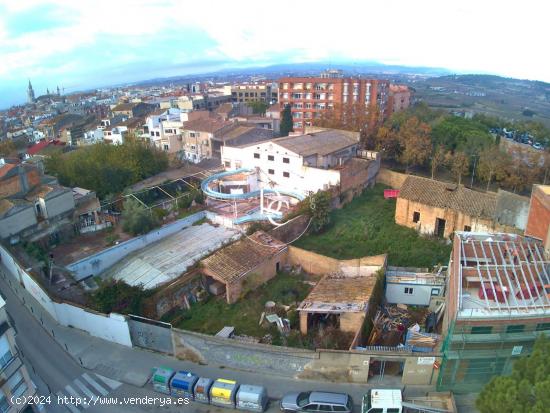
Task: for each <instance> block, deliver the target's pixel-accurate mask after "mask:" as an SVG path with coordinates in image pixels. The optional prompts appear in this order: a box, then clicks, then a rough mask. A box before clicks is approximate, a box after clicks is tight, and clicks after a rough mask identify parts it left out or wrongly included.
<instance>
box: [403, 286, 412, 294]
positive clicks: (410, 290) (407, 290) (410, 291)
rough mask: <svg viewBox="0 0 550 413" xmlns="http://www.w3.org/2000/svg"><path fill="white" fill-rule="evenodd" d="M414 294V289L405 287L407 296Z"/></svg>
mask: <svg viewBox="0 0 550 413" xmlns="http://www.w3.org/2000/svg"><path fill="white" fill-rule="evenodd" d="M412 293H413V288H412V287H405V294H409V295H411V294H412Z"/></svg>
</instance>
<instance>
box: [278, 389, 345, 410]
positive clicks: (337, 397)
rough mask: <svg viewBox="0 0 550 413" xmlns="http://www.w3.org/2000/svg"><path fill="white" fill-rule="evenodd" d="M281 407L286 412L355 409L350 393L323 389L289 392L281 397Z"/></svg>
mask: <svg viewBox="0 0 550 413" xmlns="http://www.w3.org/2000/svg"><path fill="white" fill-rule="evenodd" d="M280 408H281V410H282V411H283V412H285V413H293V412H316V413H321V412H322V413H326V412H341V413H351V411H352V410H353V400H352V399H351V396H350V395H348V394H345V393H330V392H322V391H310V392H301V393H289V394H286V395H285V396H283V398H282V399H281V401H280Z"/></svg>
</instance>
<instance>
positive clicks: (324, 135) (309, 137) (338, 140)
mask: <svg viewBox="0 0 550 413" xmlns="http://www.w3.org/2000/svg"><path fill="white" fill-rule="evenodd" d="M273 143H276V144H277V145H280V146H282V147H283V148H286V149H288V150H289V151H292V152H294V153H297V154H299V155H301V156H310V155H315V154H317V155H321V156H324V155H328V154H330V153H333V152H337V151H340V150H342V149H344V148H347V147H349V146H352V145H356V144H357V143H359V134H358V133H356V132H348V131H342V130H336V129H328V130H324V131H321V132H314V133H308V134H306V135H300V136H287V137H284V138H278V139H274V140H273Z"/></svg>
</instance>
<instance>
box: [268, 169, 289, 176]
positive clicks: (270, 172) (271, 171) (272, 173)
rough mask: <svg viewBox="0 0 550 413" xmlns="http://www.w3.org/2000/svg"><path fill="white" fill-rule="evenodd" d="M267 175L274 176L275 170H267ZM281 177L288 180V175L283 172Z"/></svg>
mask: <svg viewBox="0 0 550 413" xmlns="http://www.w3.org/2000/svg"><path fill="white" fill-rule="evenodd" d="M267 173H268V174H269V175H275V169H268V170H267ZM283 177H285V178H290V173H289V172H286V171H284V172H283Z"/></svg>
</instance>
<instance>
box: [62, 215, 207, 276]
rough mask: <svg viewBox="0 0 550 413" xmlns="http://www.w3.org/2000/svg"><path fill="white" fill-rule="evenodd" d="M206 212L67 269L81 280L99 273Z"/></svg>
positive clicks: (125, 243)
mask: <svg viewBox="0 0 550 413" xmlns="http://www.w3.org/2000/svg"><path fill="white" fill-rule="evenodd" d="M205 217H206V212H205V211H199V212H197V213H195V214H193V215H189V216H188V217H185V218H182V219H179V220H177V221H175V222H172V223H170V224H167V225H165V226H163V227H161V228H158V229H155V230H153V231H151V232H149V233H147V234H144V235H141V236H139V237H135V238H132V239H129V240H128V241H124V242H121V243H120V244H118V245H114V246H112V247H110V248H107V249H104V250H103V251H100V252H98V253H97V254H92V255H90V256H88V257H86V258H83V259H81V260H78V261H75V262H73V263H71V264H69V265H67V267H66V268H67V269H68V270H70V271H71V272H72V273H73V277H74V278H75V279H76V280H77V281H80V280H82V279H84V278H87V277H91V276H95V275H99V274H100V273H102V272H103V271H105V270H107V269H108V268H109V267H111V266H113V265H114V264H116V263H117V262H118V261H120V260H121V259H122V258H124V257H125V256H127V255H128V254H130V253H132V252H134V251H137V250H139V249H141V248H143V247H146V246H147V245H149V244H152V243H153V242H157V241H160V240H161V239H163V238H166V237H167V236H169V235H172V234H175V233H176V232H178V231H181V230H182V229H184V228H187V227H190V226H191V225H193V223H195V222H197V221H198V220H200V219H202V218H205Z"/></svg>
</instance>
